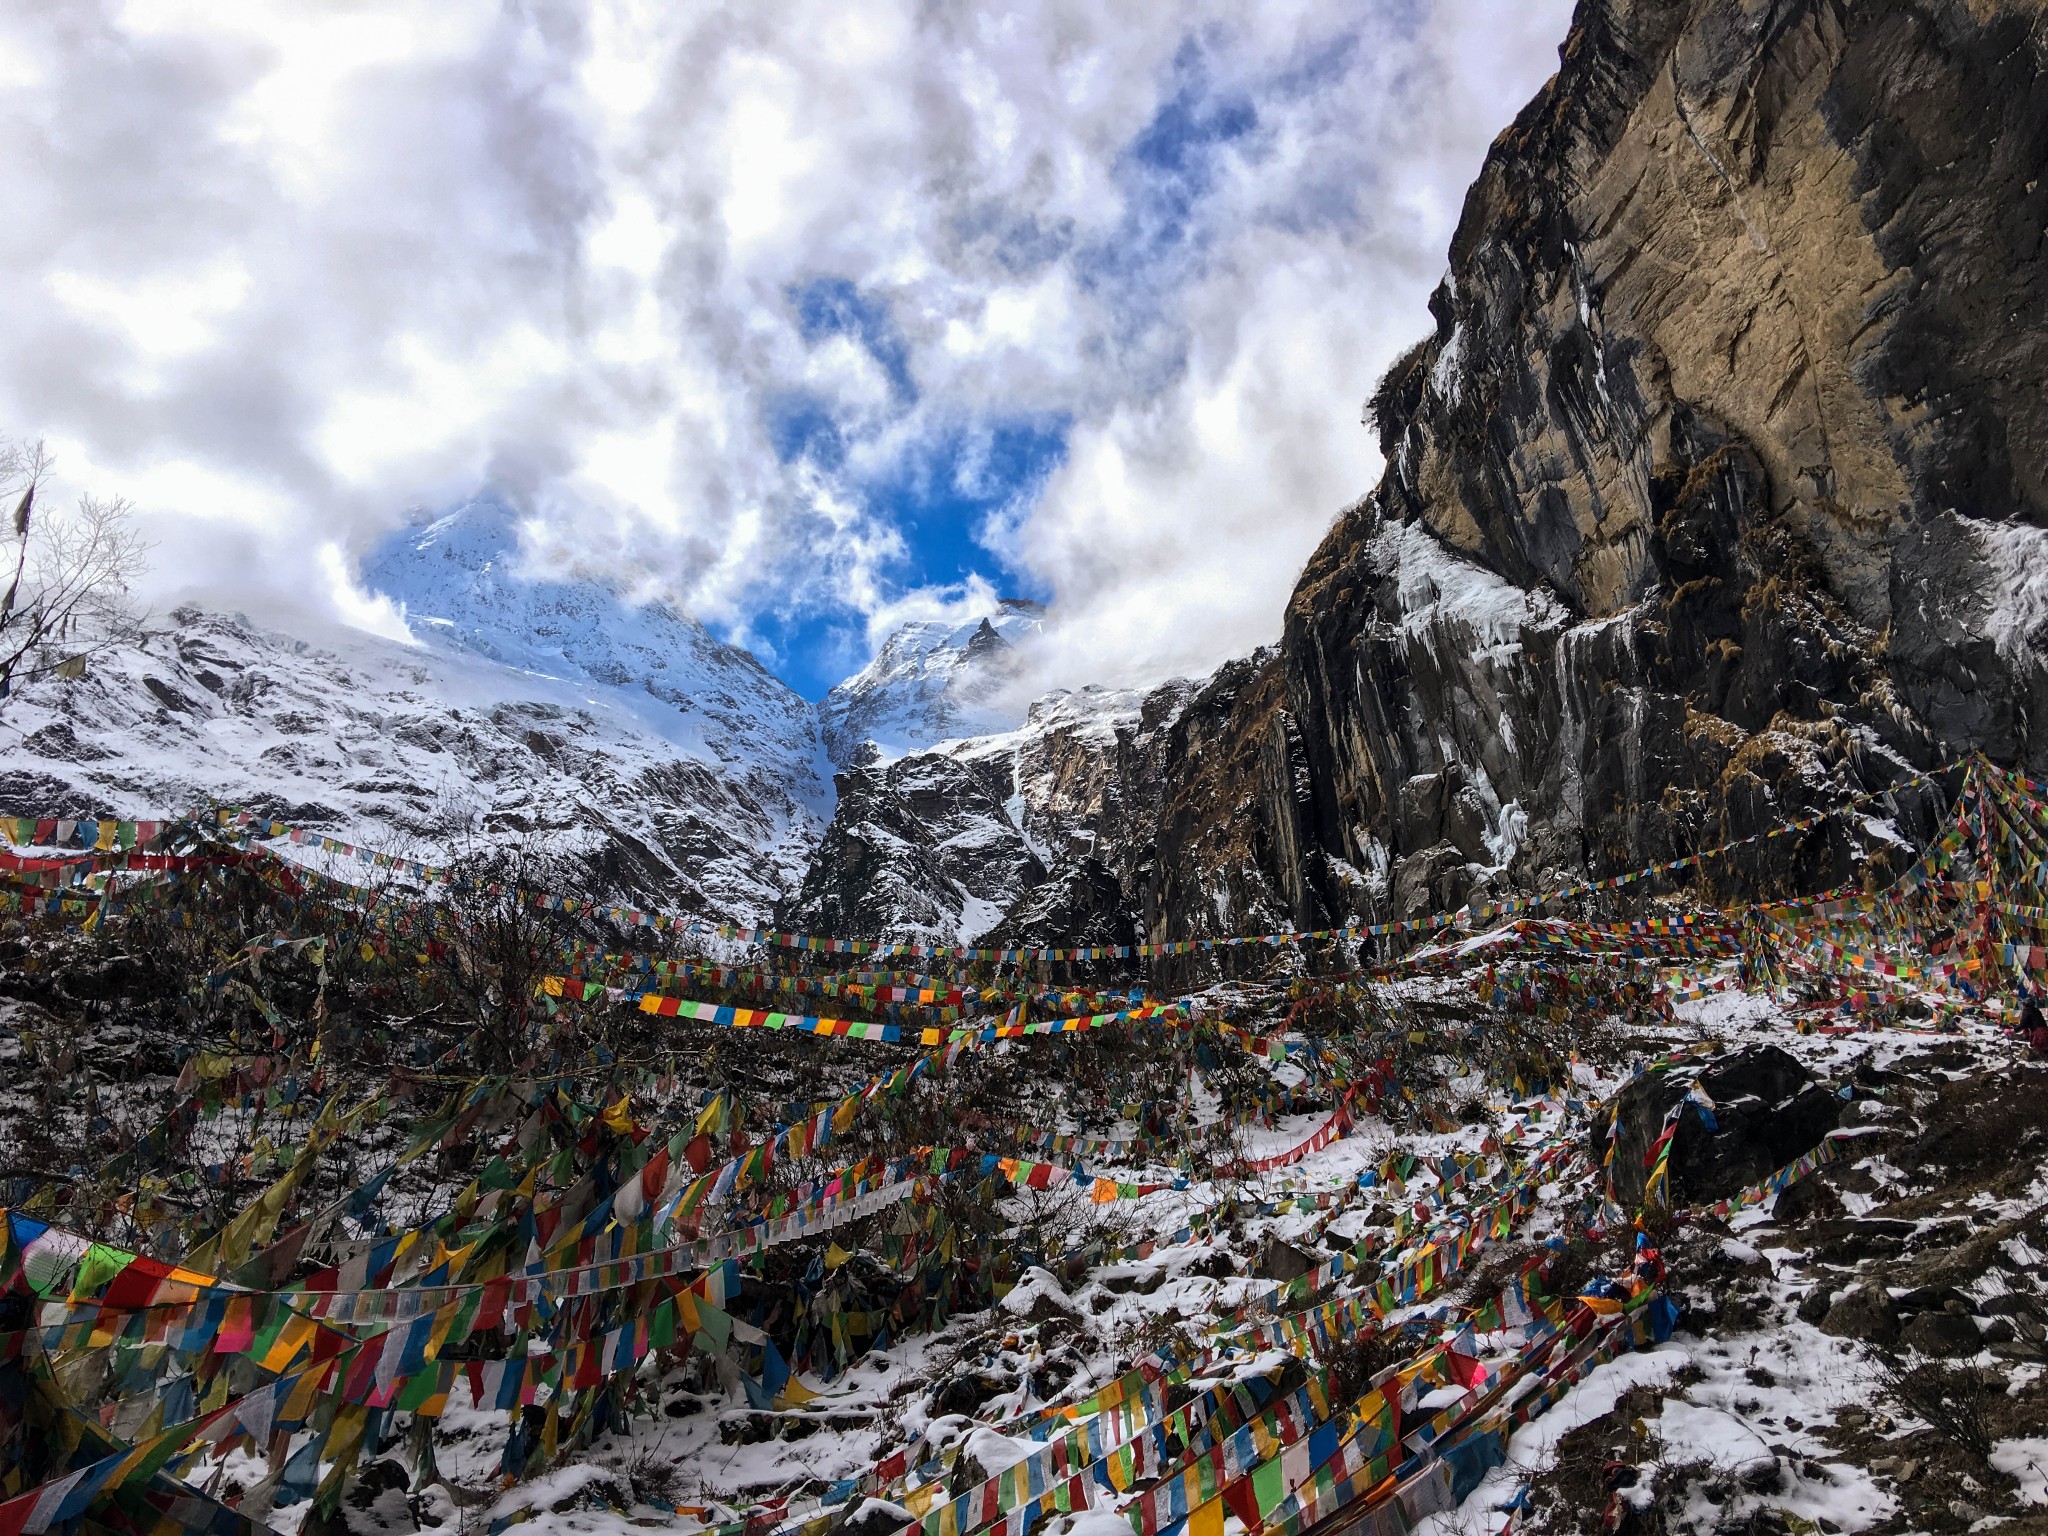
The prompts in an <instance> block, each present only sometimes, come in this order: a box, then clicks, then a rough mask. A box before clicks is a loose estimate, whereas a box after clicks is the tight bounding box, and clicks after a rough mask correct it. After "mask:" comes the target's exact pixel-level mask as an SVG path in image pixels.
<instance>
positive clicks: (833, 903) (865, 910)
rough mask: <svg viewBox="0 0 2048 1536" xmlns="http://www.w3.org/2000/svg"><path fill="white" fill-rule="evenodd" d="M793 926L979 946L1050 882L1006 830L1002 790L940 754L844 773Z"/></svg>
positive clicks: (788, 917) (980, 772)
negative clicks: (1012, 909) (1021, 901)
mask: <svg viewBox="0 0 2048 1536" xmlns="http://www.w3.org/2000/svg"><path fill="white" fill-rule="evenodd" d="M837 783H838V790H839V805H838V809H837V811H836V812H835V813H834V816H833V819H832V825H831V827H830V828H829V829H827V831H826V833H825V837H824V839H823V841H822V842H821V843H820V844H819V846H818V852H817V857H816V858H815V859H813V860H812V862H811V867H810V869H809V870H808V871H807V872H806V874H805V876H804V881H803V885H802V887H801V888H800V889H799V890H798V891H797V893H796V895H795V897H794V898H793V900H792V901H791V902H790V903H789V905H788V906H787V907H786V908H785V909H784V918H785V921H787V922H788V923H789V924H790V925H791V926H793V927H796V928H800V929H804V930H806V931H809V932H814V933H825V934H834V935H839V936H846V937H856V938H880V937H885V936H886V937H888V938H892V939H914V940H919V941H923V942H933V943H943V944H951V943H958V942H961V941H963V940H971V939H974V938H978V937H979V936H980V935H981V934H982V933H983V932H985V931H986V930H987V929H988V928H989V927H990V926H991V925H992V924H993V923H994V922H995V921H996V920H997V919H998V918H999V917H1001V915H1002V914H1003V912H1004V911H1005V910H1006V909H1007V908H1008V907H1009V906H1010V905H1011V904H1012V903H1013V902H1015V901H1016V900H1017V898H1018V897H1020V896H1022V895H1023V894H1024V892H1025V891H1027V890H1029V889H1030V888H1031V887H1032V886H1035V885H1037V884H1038V883H1039V882H1040V881H1041V880H1043V879H1044V878H1045V868H1044V866H1043V865H1042V864H1040V863H1039V861H1038V857H1037V855H1036V854H1035V853H1034V852H1033V851H1032V848H1031V846H1030V844H1029V843H1028V842H1027V841H1026V840H1025V839H1024V837H1023V836H1022V834H1021V833H1020V832H1019V831H1018V829H1017V826H1016V824H1015V823H1014V822H1013V821H1012V820H1011V819H1010V815H1009V812H1008V809H1007V807H1006V803H1005V802H1006V800H1007V798H1008V791H1009V788H1010V786H1009V783H1008V781H1007V780H1006V779H1005V778H1004V777H1003V776H1002V775H1000V774H999V773H995V772H991V771H990V769H989V767H988V765H987V764H982V763H965V762H961V761H960V760H958V759H957V758H954V757H951V756H949V755H947V754H945V753H942V752H918V753H912V754H911V755H909V756H907V757H900V758H898V759H896V761H894V762H892V763H876V764H870V765H869V766H867V767H863V768H850V769H848V770H847V771H845V772H844V773H841V774H840V775H839V776H838V780H837Z"/></svg>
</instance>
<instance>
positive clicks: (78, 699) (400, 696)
mask: <svg viewBox="0 0 2048 1536" xmlns="http://www.w3.org/2000/svg"><path fill="white" fill-rule="evenodd" d="M323 642H324V643H322V644H318V645H314V644H309V643H308V642H307V641H305V640H303V639H300V638H297V637H294V636H288V635H284V634H280V633H277V632H275V631H272V630H268V629H265V628H262V627H260V626H258V625H256V624H254V623H252V622H250V621H248V620H246V619H244V618H241V617H239V616H227V615H222V614H214V613H205V612H202V611H200V610H197V609H193V608H182V609H179V610H177V611H176V612H175V613H173V614H172V615H170V618H169V621H168V624H167V626H166V627H163V628H158V629H154V630H152V631H151V633H150V634H149V635H148V637H147V638H146V639H145V640H144V641H143V642H142V643H141V644H140V645H136V646H124V647H121V648H118V649H115V650H112V651H109V652H106V653H104V654H102V655H100V656H98V657H96V658H95V659H94V660H93V662H92V664H91V666H90V667H89V668H88V670H87V673H86V675H85V676H84V677H83V678H81V679H77V680H66V679H62V678H55V677H51V678H45V679H42V680H39V681H38V682H36V683H34V684H31V685H29V686H28V687H26V688H24V689H22V690H21V691H20V692H19V693H18V694H17V695H16V696H15V697H14V698H13V699H12V700H10V701H9V704H8V707H7V713H6V715H5V717H4V719H0V741H4V743H5V746H4V752H0V764H4V766H0V807H5V808H6V810H7V811H9V812H10V813H22V814H39V815H82V814H88V813H101V814H103V813H107V812H112V813H115V814H118V815H128V816H160V815H163V814H166V813H168V812H175V811H177V810H179V809H182V808H187V807H199V806H203V805H205V804H206V803H208V802H209V801H217V802H220V803H224V804H230V805H242V806H247V807H250V808H253V809H256V810H258V811H260V812H262V813H264V814H266V815H270V816H274V817H279V818H282V819H284V820H287V821H290V822H293V823H296V824H299V825H302V826H306V827H309V828H312V829H315V830H319V831H323V832H327V833H329V834H331V835H334V836H339V837H346V838H349V839H351V840H356V841H361V842H366V843H369V844H372V845H373V846H378V847H385V848H393V849H397V850H400V851H406V852H410V853H412V854H413V855H414V856H416V857H420V858H425V859H435V858H439V857H442V856H444V855H446V854H448V853H449V852H451V851H456V850H459V849H460V848H461V847H463V846H474V843H475V840H476V836H475V835H473V834H471V833H470V832H469V831H467V830H465V829H466V828H468V827H473V826H476V825H478V824H481V826H482V828H483V830H482V832H481V834H480V837H481V839H482V840H484V841H498V840H504V839H510V838H516V837H520V836H523V835H525V834H526V833H528V832H529V831H531V830H538V831H540V832H543V833H547V834H550V835H551V840H552V841H554V842H555V843H556V845H557V846H558V847H560V848H561V849H562V850H563V851H565V852H581V853H583V854H586V855H587V856H588V863H587V877H588V881H589V885H590V889H591V891H592V893H593V894H600V893H601V894H604V895H607V896H609V897H611V898H613V899H621V898H623V899H628V900H632V901H636V902H639V903H643V904H648V905H656V906H659V907H662V908H665V909H667V910H671V911H689V912H697V913H702V914H705V915H708V916H713V917H724V918H732V919H735V920H742V921H751V920H754V919H757V918H760V917H763V916H765V915H766V914H767V913H768V911H769V910H770V909H771V907H772V906H773V904H774V903H775V901H776V900H777V899H778V898H780V897H781V896H782V895H783V894H784V893H785V892H786V891H788V890H790V889H792V888H793V887H794V886H795V885H796V883H797V882H798V881H799V880H800V879H801V878H802V876H803V873H804V870H805V869H806V868H807V866H808V863H809V859H810V855H811V852H812V850H813V848H814V847H815V846H816V844H817V841H818V838H819V835H820V832H821V831H822V828H823V825H824V823H823V820H822V818H821V816H820V814H819V809H818V804H817V800H818V783H817V774H816V770H815V766H814V758H813V757H798V758H794V759H788V760H783V759H778V758H777V757H776V755H775V754H774V752H773V751H772V750H764V751H762V752H759V753H757V754H756V755H755V756H754V757H753V758H751V759H745V758H743V757H741V756H740V755H739V754H738V753H735V752H733V751H731V750H728V751H727V752H726V753H725V754H722V755H721V754H720V753H718V752H717V751H714V750H708V749H706V748H704V747H701V746H699V745H698V744H697V741H696V733H697V731H698V730H699V728H700V727H699V724H698V722H697V721H696V720H695V719H693V718H692V717H691V716H690V715H685V714H679V713H678V712H676V711H674V710H672V709H667V707H666V706H659V705H655V704H654V703H653V702H652V701H651V700H649V699H648V698H647V697H646V696H645V694H644V693H643V694H642V695H641V696H640V697H638V698H636V697H635V696H634V692H633V690H632V689H631V688H630V687H627V686H617V687H607V686H601V685H593V684H591V683H588V682H584V681H570V680H563V679H559V678H554V677H547V676H542V675H539V674H536V673H532V672H521V671H516V670H514V669H511V668H508V667H505V666H503V665H500V664H498V663H496V662H492V661H488V660H484V659H482V658H480V657H477V656H473V655H463V654H459V653H452V652H449V651H445V650H441V649H438V648H433V647H414V646H407V645H403V644H400V643H398V642H395V641H390V640H384V639H380V638H378V637H375V636H371V635H366V634H363V633H361V632H359V631H352V630H342V631H337V632H335V633H333V634H331V635H327V636H324V637H323ZM664 710H666V713H667V718H664V717H663V715H664ZM798 740H799V741H801V740H802V738H801V736H799V737H798ZM334 872H335V873H337V874H341V875H348V876H354V877H360V876H361V874H362V867H361V866H359V865H353V864H351V863H348V862H344V863H342V864H339V865H337V866H336V867H335V869H334Z"/></svg>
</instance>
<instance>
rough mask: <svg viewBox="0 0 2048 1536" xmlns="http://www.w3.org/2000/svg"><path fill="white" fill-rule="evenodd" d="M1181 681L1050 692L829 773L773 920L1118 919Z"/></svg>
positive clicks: (976, 934) (864, 926)
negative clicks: (820, 825) (1016, 714)
mask: <svg viewBox="0 0 2048 1536" xmlns="http://www.w3.org/2000/svg"><path fill="white" fill-rule="evenodd" d="M1188 691H1189V685H1187V684H1185V683H1172V684H1168V685H1166V686H1165V687H1163V688H1160V689H1157V690H1155V691H1154V692H1153V693H1152V694H1149V695H1140V694H1137V693H1133V692H1128V691H1123V690H1117V689H1108V688H1084V689H1080V690H1078V691H1074V692H1058V693H1053V694H1049V695H1047V696H1046V697H1045V698H1043V699H1040V700H1039V701H1038V702H1037V703H1035V704H1033V705H1032V706H1031V708H1030V711H1029V714H1028V716H1027V718H1026V720H1025V722H1024V724H1023V725H1021V726H1019V727H1018V728H1017V729H1016V730H1014V731H1005V732H1002V733H999V734H996V735H990V736H980V737H968V738H965V739H962V740H958V741H947V742H941V743H940V744H939V745H937V746H935V747H931V748H928V749H926V750H924V751H918V752H911V753H909V754H906V755H905V756H903V757H900V758H897V759H896V760H895V761H893V762H889V763H873V764H869V765H867V766H865V767H858V768H852V769H849V770H847V771H846V772H844V773H841V774H840V775H839V776H838V781H837V782H838V788H839V806H838V810H837V812H836V813H835V815H834V817H833V821H832V825H831V827H830V829H829V830H828V831H827V833H826V835H825V838H824V840H823V842H822V843H821V844H820V846H819V850H818V856H817V858H816V859H815V860H814V861H813V863H812V865H811V868H810V871H809V873H808V874H807V875H806V876H805V879H804V883H803V886H802V888H801V890H799V891H798V892H797V894H796V895H795V897H794V898H793V899H792V900H791V901H790V902H789V903H787V904H786V905H785V907H784V918H785V921H787V922H788V923H789V924H790V925H791V926H793V927H800V928H804V929H808V930H812V931H816V932H823V933H834V934H848V935H853V936H858V937H863V938H880V937H888V938H902V939H910V938H919V939H937V940H939V941H941V942H948V943H951V942H959V941H974V942H989V943H1023V942H1034V943H1040V942H1044V943H1049V942H1051V940H1050V939H1033V940H1029V941H1027V940H1024V939H1021V938H1018V937H1017V936H1016V935H1017V934H1018V933H1020V932H1023V931H1025V930H1026V929H1027V928H1028V930H1029V931H1031V932H1051V931H1053V929H1054V928H1055V927H1056V926H1057V924H1056V921H1055V920H1056V919H1058V918H1061V917H1062V916H1066V917H1072V918H1073V919H1074V920H1075V921H1077V922H1080V923H1082V924H1083V927H1084V928H1085V930H1086V931H1087V932H1089V933H1098V932H1110V931H1118V932H1121V931H1126V930H1128V929H1129V928H1130V927H1131V926H1132V918H1131V913H1132V911H1133V910H1134V909H1133V906H1132V901H1133V898H1132V897H1131V896H1129V895H1127V892H1134V891H1137V890H1140V889H1142V888H1143V887H1144V886H1145V884H1146V883H1147V880H1148V879H1149V868H1150V866H1149V863H1148V859H1149V850H1150V848H1151V832H1152V826H1153V812H1154V807H1155V806H1156V804H1157V798H1158V787H1159V784H1160V782H1161V779H1162V773H1163V769H1162V766H1161V765H1162V763H1163V757H1162V754H1161V745H1162V743H1163V741H1164V738H1165V736H1166V733H1167V730H1168V729H1169V727H1170V726H1171V725H1172V723H1173V721H1174V719H1175V718H1176V715H1177V711H1178V707H1179V705H1180V703H1181V702H1182V701H1184V700H1185V698H1186V696H1187V693H1188ZM1041 893H1042V894H1041ZM1027 898H1033V899H1031V900H1028V901H1027ZM1006 914H1007V915H1008V916H1007V919H1006V920H1005V922H1004V923H1003V926H1002V928H1001V929H1000V930H997V929H996V927H995V925H996V924H997V920H998V919H1005V917H1006ZM1020 925H1022V926H1020ZM1074 931H1076V932H1079V931H1082V930H1081V929H1076V930H1074ZM998 932H1000V933H1001V934H1002V935H1005V936H1004V937H997V936H996V935H997V933H998ZM1063 942H1064V941H1063ZM1076 942H1082V941H1076ZM1085 942H1089V943H1108V942H1111V941H1110V940H1107V939H1101V938H1092V939H1088V940H1086V941H1085ZM1117 942H1128V941H1127V940H1121V941H1117Z"/></svg>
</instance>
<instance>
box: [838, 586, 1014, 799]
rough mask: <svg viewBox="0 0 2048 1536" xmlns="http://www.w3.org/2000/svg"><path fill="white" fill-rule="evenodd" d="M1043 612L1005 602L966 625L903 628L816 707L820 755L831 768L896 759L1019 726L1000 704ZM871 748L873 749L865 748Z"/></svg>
mask: <svg viewBox="0 0 2048 1536" xmlns="http://www.w3.org/2000/svg"><path fill="white" fill-rule="evenodd" d="M1044 617H1045V610H1044V609H1042V608H1041V607H1039V605H1038V604H1036V603H1033V602H1027V601H1026V600H1024V599H1022V598H1014V597H1006V598H1003V599H1001V600H1000V603H999V605H998V607H997V609H996V611H995V612H994V613H991V614H988V615H986V616H984V617H981V618H977V619H974V620H972V621H970V622H968V623H965V624H952V623H947V622H944V621H940V620H919V621H916V622H913V623H909V624H905V625H904V626H903V627H902V628H901V629H899V630H897V631H896V633H895V634H893V635H891V636H890V637H889V638H888V640H887V641H885V642H884V643H883V645H882V648H881V649H880V650H879V651H877V652H876V653H875V659H874V660H873V661H871V662H869V663H868V664H867V665H866V666H865V667H863V668H861V670H860V671H859V672H857V673H855V674H854V675H853V676H852V677H850V678H848V679H847V680H846V681H845V682H843V683H841V684H840V685H839V686H838V687H836V688H834V689H833V690H832V691H831V692H830V693H828V694H827V695H826V696H825V698H824V700H823V701H822V702H821V703H820V704H819V705H818V721H819V726H820V729H821V731H822V733H823V735H824V739H825V750H826V752H827V753H828V754H829V755H830V757H831V759H832V762H833V764H834V765H835V766H837V767H840V768H845V767H849V766H851V765H853V764H855V763H858V762H861V761H862V760H863V759H871V758H874V757H881V758H890V757H900V756H902V755H903V754H904V753H905V752H914V751H916V750H918V749H919V748H921V747H928V746H931V745H932V744H934V743H935V742H939V741H944V740H947V739H949V738H953V737H962V736H971V735H976V734H982V733H988V732H995V731H1005V730H1009V729H1011V728H1012V727H1014V726H1015V725H1017V723H1018V717H1017V713H1016V711H1015V710H1014V709H1013V708H1005V707H1004V704H1003V698H1004V695H1005V693H1006V691H1007V688H1008V685H1009V684H1010V682H1011V681H1012V679H1013V676H1014V663H1015V660H1016V650H1017V647H1018V646H1019V645H1021V644H1023V643H1025V642H1026V641H1028V640H1029V639H1030V638H1031V637H1032V636H1034V635H1036V634H1037V633H1038V632H1039V630H1040V629H1042V628H1043V627H1044ZM869 743H873V749H872V750H870V749H869V747H868V744H869Z"/></svg>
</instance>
